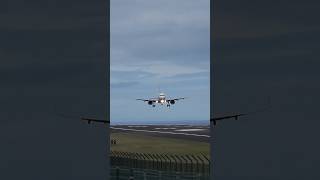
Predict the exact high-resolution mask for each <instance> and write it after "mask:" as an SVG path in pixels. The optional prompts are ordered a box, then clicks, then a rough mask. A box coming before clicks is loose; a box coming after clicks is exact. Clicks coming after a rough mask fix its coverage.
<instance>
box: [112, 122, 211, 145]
mask: <svg viewBox="0 0 320 180" xmlns="http://www.w3.org/2000/svg"><path fill="white" fill-rule="evenodd" d="M110 128H111V133H119V132H125V133H136V134H143V135H146V136H157V137H166V138H175V139H184V140H192V141H201V142H209V138H210V129H209V126H204V125H200V126H199V125H112V126H111V127H110Z"/></svg>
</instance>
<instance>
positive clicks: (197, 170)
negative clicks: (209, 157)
mask: <svg viewBox="0 0 320 180" xmlns="http://www.w3.org/2000/svg"><path fill="white" fill-rule="evenodd" d="M191 157H192V158H193V159H194V160H196V163H197V164H196V166H197V169H196V172H197V173H199V161H198V159H197V158H196V157H194V155H191Z"/></svg>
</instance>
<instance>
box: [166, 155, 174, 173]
mask: <svg viewBox="0 0 320 180" xmlns="http://www.w3.org/2000/svg"><path fill="white" fill-rule="evenodd" d="M164 156H165V157H166V158H167V159H168V160H169V171H170V172H171V171H172V170H171V168H172V163H171V159H170V158H169V157H168V156H167V155H166V154H165V155H164Z"/></svg>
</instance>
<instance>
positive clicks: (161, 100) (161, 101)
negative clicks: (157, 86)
mask: <svg viewBox="0 0 320 180" xmlns="http://www.w3.org/2000/svg"><path fill="white" fill-rule="evenodd" d="M166 102H167V101H166V95H165V94H163V93H160V95H159V97H158V100H157V103H159V104H161V105H163V104H166Z"/></svg>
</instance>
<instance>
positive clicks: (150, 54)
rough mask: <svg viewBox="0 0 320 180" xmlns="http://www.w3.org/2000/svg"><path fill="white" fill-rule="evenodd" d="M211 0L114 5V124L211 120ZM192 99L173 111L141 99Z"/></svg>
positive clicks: (126, 0)
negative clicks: (154, 106)
mask: <svg viewBox="0 0 320 180" xmlns="http://www.w3.org/2000/svg"><path fill="white" fill-rule="evenodd" d="M209 13H210V9H209V0H198V1H194V0H174V1H172V0H162V1H149V0H113V1H111V23H110V25H111V67H110V68H111V121H112V122H113V123H119V122H122V121H130V122H132V123H135V122H148V123H150V122H151V123H152V122H159V121H164V122H165V121H186V120H206V119H209V109H210V107H209V104H210V103H209V102H210V99H209V97H210V93H209V87H210V85H209V80H210V79H209V76H210V68H209V65H210V62H209V56H210V49H209V48H210V39H209V37H210V24H209V21H210V15H209ZM159 88H160V90H161V91H163V92H165V93H166V94H167V96H169V97H181V96H182V97H188V99H187V100H185V101H180V102H178V103H177V104H176V105H175V106H173V107H172V108H171V109H167V108H166V107H157V108H152V107H150V106H148V105H147V104H146V103H143V102H139V101H136V100H135V99H136V98H148V97H154V96H157V95H158V91H159V90H158V89H159Z"/></svg>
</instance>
